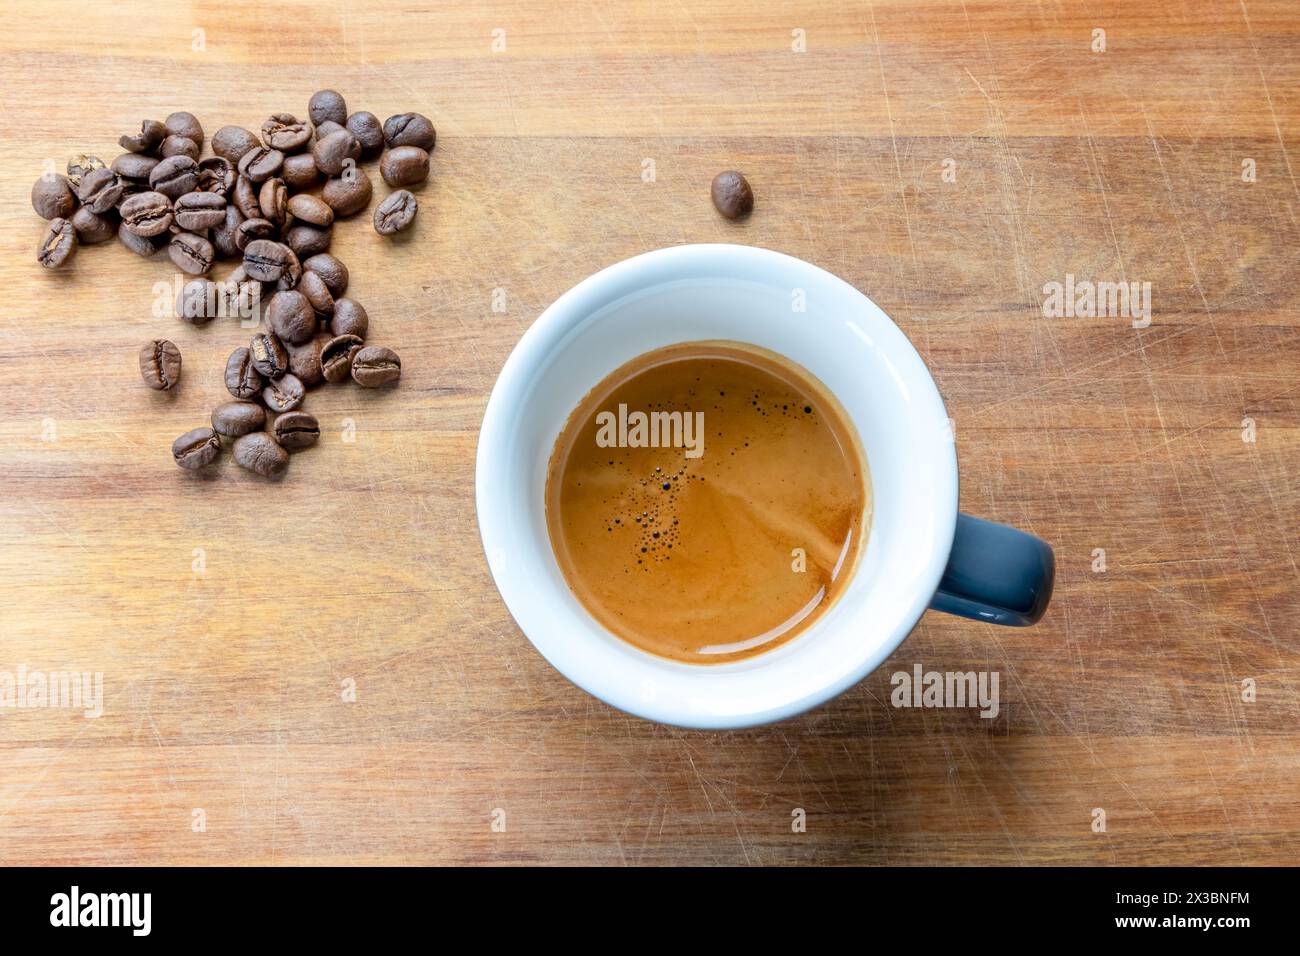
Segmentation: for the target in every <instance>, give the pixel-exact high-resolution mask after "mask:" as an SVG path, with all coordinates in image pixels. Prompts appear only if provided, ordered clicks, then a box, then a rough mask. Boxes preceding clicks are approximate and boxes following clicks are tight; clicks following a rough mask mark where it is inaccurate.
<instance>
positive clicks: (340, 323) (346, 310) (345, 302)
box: [330, 298, 370, 339]
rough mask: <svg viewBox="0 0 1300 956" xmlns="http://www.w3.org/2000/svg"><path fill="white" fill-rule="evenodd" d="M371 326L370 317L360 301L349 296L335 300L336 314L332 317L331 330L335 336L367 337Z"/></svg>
mask: <svg viewBox="0 0 1300 956" xmlns="http://www.w3.org/2000/svg"><path fill="white" fill-rule="evenodd" d="M369 328H370V317H369V316H368V315H366V310H365V309H363V308H362V307H361V305H360V303H358V302H355V301H353V300H352V299H348V298H338V299H335V300H334V314H333V315H332V316H331V317H330V332H331V333H332V334H334V335H335V336H339V335H351V336H355V337H356V338H358V339H364V338H365V337H366V331H367V330H368V329H369Z"/></svg>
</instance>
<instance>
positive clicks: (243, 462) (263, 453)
mask: <svg viewBox="0 0 1300 956" xmlns="http://www.w3.org/2000/svg"><path fill="white" fill-rule="evenodd" d="M209 430H210V429H209ZM230 452H231V456H232V457H233V458H234V459H235V464H237V465H239V466H240V467H241V468H247V469H248V470H249V471H251V472H253V473H254V474H258V475H261V476H262V477H263V478H279V477H281V476H282V475H283V474H284V473H285V470H286V469H288V467H289V453H288V452H287V451H285V450H284V449H283V448H281V447H280V445H279V443H277V442H276V440H275V439H274V438H272V437H271V436H270V435H268V434H267V433H266V432H249V433H248V434H247V435H241V436H239V437H238V438H236V439H235V444H234V446H233V447H232V448H231V450H230Z"/></svg>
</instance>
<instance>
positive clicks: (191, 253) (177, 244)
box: [167, 232, 217, 276]
mask: <svg viewBox="0 0 1300 956" xmlns="http://www.w3.org/2000/svg"><path fill="white" fill-rule="evenodd" d="M167 256H168V258H170V259H171V261H172V262H173V263H175V265H176V268H178V269H180V270H181V271H182V272H188V273H189V274H190V275H192V276H202V275H207V274H208V273H209V272H211V271H212V264H213V263H214V262H216V261H217V250H216V249H214V248H212V243H210V242H208V240H207V239H205V238H203V237H202V236H199V235H195V234H194V233H192V232H180V233H177V234H176V235H174V236H172V240H171V242H169V243H168V244H167Z"/></svg>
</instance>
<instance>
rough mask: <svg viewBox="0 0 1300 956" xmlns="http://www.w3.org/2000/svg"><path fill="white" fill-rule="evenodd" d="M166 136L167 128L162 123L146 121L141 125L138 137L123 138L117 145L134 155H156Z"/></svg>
mask: <svg viewBox="0 0 1300 956" xmlns="http://www.w3.org/2000/svg"><path fill="white" fill-rule="evenodd" d="M166 135H167V127H166V126H164V125H163V124H162V123H160V122H158V121H157V120H145V121H144V122H143V123H141V124H140V134H139V135H138V136H123V137H122V138H121V139H119V140H118V141H117V144H118V145H119V146H121V147H122V148H123V149H125V150H127V151H128V152H132V153H155V152H157V151H158V146H159V145H160V144H161V143H162V141H163V138H164V137H165V136H166Z"/></svg>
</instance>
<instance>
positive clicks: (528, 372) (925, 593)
mask: <svg viewBox="0 0 1300 956" xmlns="http://www.w3.org/2000/svg"><path fill="white" fill-rule="evenodd" d="M740 259H743V260H745V261H746V262H747V266H748V268H749V269H751V270H752V269H753V268H754V266H755V265H756V264H757V265H759V266H762V267H766V268H770V269H782V270H786V271H790V270H794V271H796V272H802V273H803V274H804V275H806V276H809V277H813V276H815V277H816V278H817V280H818V281H821V282H829V283H832V284H833V285H834V286H837V287H838V288H839V289H840V290H841V291H843V292H845V293H846V294H848V295H850V296H852V297H856V298H858V299H861V300H862V302H863V304H864V306H865V307H866V311H867V314H868V315H870V314H871V313H872V312H874V313H878V315H876V316H875V317H874V318H873V319H872V321H878V320H879V319H883V321H884V322H885V323H886V325H887V326H888V327H889V329H890V330H891V333H892V334H891V336H890V338H891V343H890V346H889V348H890V350H891V356H892V357H894V358H896V359H898V360H899V361H901V362H903V363H904V364H907V365H910V366H911V367H912V371H914V372H918V373H919V375H918V376H917V377H916V378H915V379H914V380H913V382H912V385H913V387H914V388H915V389H916V392H915V394H916V397H917V398H918V399H919V400H920V401H922V402H923V403H925V404H926V405H927V406H932V407H931V409H930V411H931V412H933V413H938V414H942V415H943V417H945V418H946V416H947V413H946V410H945V409H944V405H943V400H942V397H941V396H940V395H939V390H938V386H937V385H936V384H935V382H934V379H933V376H932V375H931V374H930V371H929V368H928V367H927V366H926V364H925V362H924V360H922V358H921V356H920V354H919V353H918V352H917V351H916V349H915V347H914V346H913V345H912V344H911V342H910V341H909V340H908V338H907V336H906V335H904V334H903V332H902V330H901V329H899V328H898V327H897V325H896V324H895V323H894V322H893V320H892V319H890V318H889V316H888V315H887V314H886V313H885V312H884V311H883V310H881V309H880V308H879V307H878V306H876V305H875V303H874V302H872V301H871V299H870V298H868V297H867V296H866V295H865V294H863V293H862V292H861V291H859V290H858V289H857V288H855V287H854V286H852V285H850V284H849V283H847V282H845V281H844V280H843V279H840V278H839V277H838V276H835V275H834V274H833V273H830V272H828V271H826V270H825V269H822V268H820V267H819V266H816V265H813V264H812V263H809V262H807V261H805V260H802V259H799V258H797V257H795V256H790V255H786V254H784V253H780V252H775V251H773V250H769V249H764V248H762V247H759V246H746V245H738V244H732V243H693V244H685V245H678V246H669V247H665V248H661V249H656V250H652V251H650V252H645V253H641V254H639V255H636V256H632V257H630V258H627V259H624V260H621V261H619V262H616V263H613V264H612V265H609V266H606V267H605V268H603V269H601V270H599V271H597V272H595V273H593V274H591V275H589V276H587V277H586V278H584V279H583V280H581V281H580V282H578V283H577V284H576V285H574V286H573V287H572V288H570V289H568V290H567V291H565V292H564V293H562V294H561V295H560V296H559V297H558V298H557V299H556V300H555V301H554V302H553V303H551V305H549V306H548V307H547V308H546V309H544V310H543V311H542V313H541V314H540V315H539V316H538V317H537V319H536V320H534V322H533V323H532V325H531V326H529V328H528V329H527V330H526V331H525V332H524V334H523V336H521V337H520V339H519V341H518V342H517V343H516V345H515V347H514V349H513V350H512V351H511V353H510V356H509V357H508V358H507V360H506V362H505V364H504V365H503V366H502V369H501V372H500V374H499V375H498V377H497V380H496V383H495V384H494V386H493V388H492V392H491V395H490V396H489V399H488V403H487V407H486V409H485V412H484V416H483V422H482V425H481V428H480V430H479V437H478V448H477V455H476V462H475V505H476V511H477V520H478V525H479V534H480V539H481V542H482V545H483V549H484V553H485V556H486V559H487V564H488V569H489V572H490V573H491V575H492V578H493V582H494V583H495V585H496V587H497V590H498V592H499V593H500V595H501V598H502V600H503V602H504V603H505V605H506V608H507V610H509V611H510V614H511V616H512V618H513V619H514V621H515V622H516V624H517V626H518V627H519V628H520V630H521V631H523V633H524V635H525V636H526V637H527V638H528V640H529V642H530V643H531V644H532V645H533V646H534V647H535V648H536V649H537V651H538V652H539V653H540V654H541V655H542V656H543V657H544V658H545V659H546V660H547V661H548V662H549V663H550V664H551V665H552V666H553V667H555V668H556V670H558V671H559V672H560V673H561V674H563V675H564V676H565V677H566V678H568V679H569V680H570V681H571V682H573V683H574V684H575V685H577V686H578V687H580V688H581V689H583V690H585V691H587V692H588V693H589V694H591V695H592V696H594V697H597V698H599V699H601V700H603V701H605V702H606V703H608V704H610V705H611V706H613V707H616V708H618V709H620V710H623V711H625V712H627V713H630V714H633V715H635V716H639V717H642V718H645V719H648V720H652V721H656V722H659V723H665V724H670V725H675V726H681V727H688V728H696V729H715V730H716V729H738V728H742V727H749V726H756V725H760V724H766V723H771V722H774V721H777V720H784V719H786V718H788V717H793V716H795V715H797V714H799V713H803V712H805V711H807V710H810V709H812V708H814V707H817V706H819V705H821V704H823V703H825V702H826V701H828V700H831V699H833V698H834V697H836V696H838V695H839V694H841V693H843V692H844V691H845V690H847V689H848V688H849V687H851V686H853V685H854V684H856V683H858V682H860V681H861V680H862V679H863V678H865V677H866V676H867V675H868V674H870V673H871V672H872V671H874V670H875V669H876V668H877V667H879V666H880V664H881V663H883V662H884V660H885V659H886V658H887V657H888V656H889V655H890V654H892V653H893V652H894V651H895V650H896V649H897V648H898V646H899V645H900V644H901V643H902V642H903V641H904V640H905V639H906V638H907V636H908V635H909V634H910V633H911V631H912V629H913V628H915V626H916V624H917V622H918V621H919V620H920V618H921V616H922V615H923V614H924V613H925V610H926V609H927V608H928V606H929V603H930V600H931V599H932V597H933V595H934V592H935V591H936V590H937V588H938V586H939V581H940V580H941V578H942V576H943V571H944V568H945V566H946V564H947V560H948V556H949V554H950V552H951V550H952V542H953V538H954V535H955V533H956V521H957V482H958V479H957V461H956V451H955V447H953V448H952V450H951V454H950V455H949V456H947V458H948V466H949V467H947V468H946V469H945V470H944V473H943V474H941V475H939V476H937V481H938V484H939V486H940V489H939V490H940V497H942V498H943V499H944V500H942V501H938V502H936V508H937V512H936V513H937V524H936V525H935V527H934V528H932V529H931V536H932V540H933V551H932V554H931V558H930V560H929V561H928V562H927V566H926V569H925V573H924V574H923V575H921V576H920V577H919V579H918V583H917V586H916V588H915V590H914V592H913V593H912V594H911V595H910V596H909V597H908V599H907V601H906V602H905V604H906V610H905V612H904V613H902V614H901V615H900V617H899V620H900V622H903V621H905V622H906V623H905V626H901V625H900V626H897V627H896V628H895V629H894V631H893V632H892V633H890V634H889V635H888V636H887V637H885V638H884V639H883V640H881V641H880V642H879V643H878V644H877V646H876V647H875V648H874V650H872V651H871V652H870V653H868V654H866V655H864V657H863V658H862V659H861V660H860V661H859V662H858V664H857V666H855V667H852V668H849V669H848V670H847V671H845V672H844V673H843V674H840V675H837V679H835V680H830V681H827V682H826V683H825V684H824V685H821V686H820V687H819V688H818V689H817V691H816V692H814V693H810V694H808V695H807V696H805V697H804V698H801V699H798V700H794V701H787V702H785V703H783V704H780V705H776V706H771V707H751V708H749V709H748V710H746V711H744V712H743V713H742V712H737V713H729V714H725V715H722V716H718V715H708V716H707V717H701V716H700V715H698V714H692V715H686V714H683V713H682V712H680V710H676V709H674V708H673V707H672V706H671V705H669V706H664V705H663V704H662V703H660V702H654V703H647V702H645V701H642V700H638V699H637V698H636V697H635V696H633V695H629V694H625V693H623V694H620V693H615V692H612V691H611V689H610V688H609V687H608V686H601V685H600V684H599V683H598V682H596V681H594V680H592V679H591V675H590V674H589V673H588V674H577V673H574V670H575V669H574V668H572V667H566V666H565V665H564V663H563V662H561V661H558V660H557V659H556V655H555V654H554V653H552V652H551V649H549V648H548V647H547V646H546V643H545V642H544V641H541V640H539V639H538V637H537V636H536V635H534V634H532V633H530V632H529V628H528V626H527V625H526V623H525V620H524V618H525V617H526V616H528V615H526V614H525V613H524V610H525V604H526V600H525V598H526V597H528V595H525V594H524V593H522V582H518V581H515V580H513V579H512V576H511V571H510V568H509V567H508V562H507V561H506V559H505V556H504V555H502V554H499V553H496V550H497V549H495V548H494V547H493V542H494V541H495V540H499V539H500V538H501V537H502V536H503V535H504V531H503V530H502V527H501V523H502V522H501V519H500V518H499V517H498V516H497V509H494V508H493V507H492V499H493V494H494V490H493V488H492V487H491V481H492V478H491V476H493V475H494V474H497V473H499V471H500V470H503V468H504V459H505V457H506V453H507V445H506V443H505V441H504V438H505V437H506V436H507V435H508V434H509V428H508V425H509V423H510V420H511V417H512V415H513V414H514V409H515V407H516V403H517V401H518V400H520V399H522V398H523V397H524V396H525V395H526V393H527V391H528V389H529V387H530V385H531V383H532V381H533V379H534V378H535V376H536V375H537V374H538V373H539V372H541V371H544V370H545V368H546V361H547V358H548V356H549V355H550V354H551V352H552V350H553V349H555V348H556V347H558V346H560V345H561V344H562V343H563V342H564V340H565V338H566V337H567V335H568V334H569V333H570V332H571V331H572V329H573V328H574V327H575V326H577V325H579V324H580V323H582V322H583V321H584V320H586V319H587V318H588V317H589V316H591V315H592V314H593V313H594V312H596V311H597V310H598V309H600V308H602V307H604V306H605V305H608V304H610V303H612V302H615V301H617V300H619V299H620V298H622V297H624V296H626V295H628V294H630V293H633V292H635V291H638V290H639V289H644V288H650V287H653V286H657V285H660V284H661V283H663V282H665V281H671V280H670V279H667V280H666V279H665V277H664V274H665V272H671V271H672V267H673V266H674V265H679V266H680V267H681V275H682V276H685V275H686V274H688V273H691V274H698V269H699V265H700V262H701V260H705V261H707V262H709V263H713V264H716V265H717V266H718V274H719V276H721V277H729V273H728V271H727V267H728V265H731V266H733V267H734V266H735V264H736V262H737V261H738V260H740ZM638 272H641V273H643V274H644V277H645V281H643V282H640V283H637V282H636V281H635V276H636V273H638ZM941 457H942V456H941ZM593 624H594V625H595V626H597V627H599V625H598V624H595V622H594V619H593ZM778 651H779V648H778V649H775V650H773V651H771V652H768V653H777V652H778ZM639 653H643V654H644V653H647V652H639ZM765 656H766V654H761V655H758V656H757V657H756V658H751V659H750V660H761V659H762V658H763V657H765ZM678 666H680V667H685V668H690V669H691V670H692V671H698V670H713V669H715V668H720V667H727V666H729V665H688V664H679V665H678Z"/></svg>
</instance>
